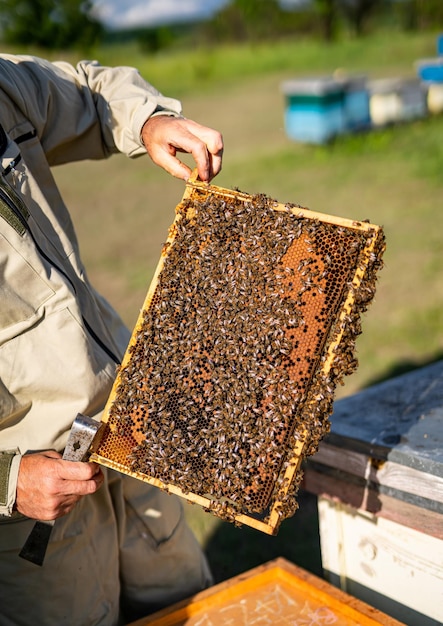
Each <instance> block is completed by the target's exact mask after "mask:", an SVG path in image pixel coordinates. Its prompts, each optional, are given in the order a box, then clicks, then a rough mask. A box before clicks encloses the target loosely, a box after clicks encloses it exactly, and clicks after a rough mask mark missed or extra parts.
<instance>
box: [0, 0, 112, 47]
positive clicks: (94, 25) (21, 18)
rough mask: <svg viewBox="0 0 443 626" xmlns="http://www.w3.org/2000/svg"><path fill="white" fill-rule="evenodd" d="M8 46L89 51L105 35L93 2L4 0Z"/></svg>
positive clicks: (0, 10)
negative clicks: (96, 16) (94, 11)
mask: <svg viewBox="0 0 443 626" xmlns="http://www.w3.org/2000/svg"><path fill="white" fill-rule="evenodd" d="M0 24H1V29H2V38H3V40H4V41H5V42H6V43H12V44H18V45H29V44H33V45H37V46H40V47H42V48H48V49H61V48H70V47H81V48H87V47H89V46H91V45H92V44H94V43H96V42H97V41H98V39H99V38H100V37H101V36H102V34H103V27H102V26H101V25H100V23H99V22H98V21H97V20H95V19H94V18H93V16H92V1H91V0H0Z"/></svg>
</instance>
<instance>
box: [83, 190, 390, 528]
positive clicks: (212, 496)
mask: <svg viewBox="0 0 443 626" xmlns="http://www.w3.org/2000/svg"><path fill="white" fill-rule="evenodd" d="M383 249H384V237H383V232H382V229H381V228H380V227H378V226H376V225H373V224H369V223H367V222H361V221H352V220H346V219H342V218H337V217H333V216H328V215H324V214H321V213H314V212H311V211H308V210H307V209H304V208H302V207H299V206H297V205H283V204H280V203H278V202H275V201H273V200H271V199H270V198H267V197H266V196H264V195H248V194H245V193H241V192H239V191H237V190H230V189H224V188H221V187H216V186H214V185H207V184H205V183H201V182H199V181H197V180H195V179H192V180H190V181H189V182H188V184H187V186H186V190H185V193H184V196H183V199H182V201H181V203H180V204H179V205H178V206H177V208H176V218H175V221H174V223H173V224H172V226H171V228H170V230H169V236H168V239H167V241H166V243H165V245H164V247H163V251H162V254H161V258H160V261H159V264H158V267H157V270H156V273H155V276H154V278H153V281H152V283H151V286H150V288H149V290H148V293H147V296H146V299H145V302H144V305H143V307H142V310H141V312H140V316H139V319H138V321H137V324H136V327H135V328H134V331H133V334H132V338H131V341H130V345H129V348H128V350H127V352H126V355H125V357H124V360H123V363H122V365H121V368H120V371H119V373H118V376H117V378H116V381H115V384H114V387H113V390H112V393H111V395H110V398H109V401H108V403H107V406H106V407H105V411H104V415H103V421H105V422H106V433H105V436H104V437H103V439H102V442H101V445H100V447H99V449H98V450H97V452H96V454H94V455H93V456H92V457H91V459H92V460H95V461H97V462H98V463H101V464H103V465H106V466H108V467H111V468H113V469H117V470H118V471H121V472H123V473H126V474H128V475H131V476H134V477H136V478H139V479H141V480H144V481H146V482H148V483H150V484H153V485H156V486H158V487H160V488H162V489H165V490H167V491H169V492H171V493H176V494H178V495H180V496H182V497H184V498H186V499H187V500H189V501H190V502H196V503H198V504H200V505H202V506H203V507H204V508H205V509H207V510H210V511H211V512H213V513H214V514H216V515H218V516H219V517H221V518H223V519H227V520H229V521H233V522H235V523H238V524H247V525H249V526H253V527H255V528H256V529H258V530H261V531H263V532H266V533H269V534H275V533H276V532H277V530H278V527H279V525H280V523H281V521H282V520H283V519H284V518H286V517H288V516H290V515H292V514H293V513H294V512H295V510H296V508H297V501H296V493H297V489H298V485H299V483H300V480H301V472H300V464H301V461H302V459H303V458H304V457H305V456H306V455H309V454H312V453H314V452H315V451H316V449H317V444H318V441H319V440H320V439H321V438H322V437H323V436H324V434H325V433H326V432H327V431H328V429H329V422H328V415H329V414H330V413H331V411H332V400H333V394H334V390H335V386H336V384H337V383H338V382H339V381H341V379H342V378H343V376H344V375H346V374H348V373H350V372H352V371H353V369H355V366H356V360H355V358H354V341H355V337H356V336H357V334H358V333H359V332H360V314H361V313H362V312H363V311H364V310H365V309H366V307H367V305H368V303H369V302H370V300H371V299H372V296H373V294H374V283H375V277H376V273H377V270H378V269H379V268H380V266H381V256H382V252H383Z"/></svg>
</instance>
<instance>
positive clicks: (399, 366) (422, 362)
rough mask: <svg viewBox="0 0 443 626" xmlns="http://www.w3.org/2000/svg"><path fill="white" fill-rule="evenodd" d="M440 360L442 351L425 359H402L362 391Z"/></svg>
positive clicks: (369, 382) (366, 385)
mask: <svg viewBox="0 0 443 626" xmlns="http://www.w3.org/2000/svg"><path fill="white" fill-rule="evenodd" d="M442 359H443V351H438V352H436V353H435V354H434V355H432V356H430V357H429V358H427V359H404V360H403V361H399V362H398V363H394V364H393V365H392V366H391V367H390V368H389V369H388V370H387V371H385V372H383V373H382V374H381V375H380V376H377V377H374V378H372V379H371V380H369V381H368V382H367V383H366V384H365V386H364V389H368V388H369V387H372V386H374V385H377V384H379V383H382V382H384V381H386V380H389V379H391V378H396V377H397V376H401V375H402V374H407V373H408V372H412V371H414V370H416V369H421V368H422V367H426V366H427V365H432V364H433V363H437V362H438V361H441V360H442Z"/></svg>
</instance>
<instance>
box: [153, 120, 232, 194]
mask: <svg viewBox="0 0 443 626" xmlns="http://www.w3.org/2000/svg"><path fill="white" fill-rule="evenodd" d="M142 140H143V143H144V145H145V148H146V150H147V152H148V154H149V156H150V157H151V159H152V160H153V161H154V163H156V164H157V165H159V166H160V167H162V168H163V169H165V170H166V171H167V172H169V174H172V176H175V177H176V178H182V179H184V180H187V179H188V178H189V176H190V175H191V169H190V168H189V167H188V166H187V165H185V164H184V163H183V162H182V161H180V159H178V158H177V153H179V152H184V153H188V154H192V156H193V158H194V161H195V163H196V165H197V171H198V176H199V178H200V180H203V181H207V182H209V181H210V180H212V178H214V176H216V175H217V174H218V173H219V172H220V170H221V168H222V158H223V138H222V136H221V134H220V133H219V132H218V131H216V130H213V129H212V128H207V127H206V126H201V125H200V124H198V123H197V122H193V121H192V120H188V119H186V118H184V117H170V116H167V115H156V116H154V117H151V118H149V119H148V121H147V122H146V123H145V125H144V126H143V129H142Z"/></svg>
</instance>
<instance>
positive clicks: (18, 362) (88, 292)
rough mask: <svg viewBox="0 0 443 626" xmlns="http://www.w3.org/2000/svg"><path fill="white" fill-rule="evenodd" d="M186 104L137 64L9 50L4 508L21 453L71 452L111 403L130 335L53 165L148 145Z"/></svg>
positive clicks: (0, 80)
mask: <svg viewBox="0 0 443 626" xmlns="http://www.w3.org/2000/svg"><path fill="white" fill-rule="evenodd" d="M180 111H181V109H180V103H179V102H177V101H176V100H172V99H169V98H165V97H163V96H162V95H161V94H159V93H158V92H157V91H156V90H155V89H154V88H153V87H152V86H151V85H149V84H148V83H146V82H145V81H144V80H143V79H142V78H141V76H140V75H139V73H138V72H137V71H136V70H134V69H132V68H126V67H120V68H115V69H111V68H104V67H101V66H100V65H99V64H97V63H95V62H82V63H79V65H78V66H77V67H76V68H73V67H72V66H70V65H69V64H67V63H52V64H51V63H49V62H47V61H44V60H42V59H38V58H34V57H25V56H21V57H16V56H8V55H1V56H0V124H1V127H2V129H3V130H1V131H0V157H1V167H2V172H1V176H0V515H3V516H10V515H11V514H12V512H13V505H14V501H15V493H16V481H17V475H18V468H19V463H20V458H21V455H22V454H24V453H26V452H27V451H30V450H34V451H36V450H44V449H49V448H54V449H56V450H59V451H61V450H62V449H63V447H64V445H65V442H66V438H67V434H68V432H69V429H70V427H71V425H72V422H73V420H74V418H75V416H76V414H77V413H78V412H81V413H84V414H86V415H89V416H91V417H94V416H97V415H98V414H99V413H100V411H101V410H102V408H103V405H104V403H105V401H106V398H107V396H108V394H109V391H110V388H111V385H112V381H113V378H114V376H115V368H116V364H117V363H118V362H119V360H120V358H121V357H122V355H123V352H124V350H125V348H126V345H127V341H128V338H129V334H128V331H127V329H126V328H125V327H124V325H123V323H122V322H121V320H120V319H119V317H118V315H117V314H116V313H115V311H114V310H113V309H112V308H111V307H110V306H109V305H108V304H107V302H105V301H104V300H103V298H101V297H100V296H99V295H98V294H97V292H96V291H94V289H93V288H92V286H91V285H90V283H89V281H88V278H87V276H86V273H85V269H84V267H83V265H82V262H81V260H80V257H79V250H78V244H77V240H76V236H75V233H74V229H73V225H72V222H71V219H70V217H69V213H68V211H67V209H66V207H65V205H64V203H63V200H62V198H61V197H60V194H59V192H58V190H57V187H56V185H55V182H54V179H53V177H52V175H51V171H50V167H51V166H52V165H57V164H61V163H66V162H70V161H75V160H80V159H100V158H106V157H108V156H110V155H111V154H113V153H116V152H122V153H124V154H126V155H127V156H129V157H136V156H138V155H141V154H144V153H145V149H144V147H143V145H142V143H141V140H140V133H141V128H142V126H143V124H144V122H145V121H146V120H147V119H148V118H149V117H150V116H151V115H153V114H158V113H160V114H161V113H167V114H172V115H179V114H180ZM92 210H93V207H91V211H92Z"/></svg>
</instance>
